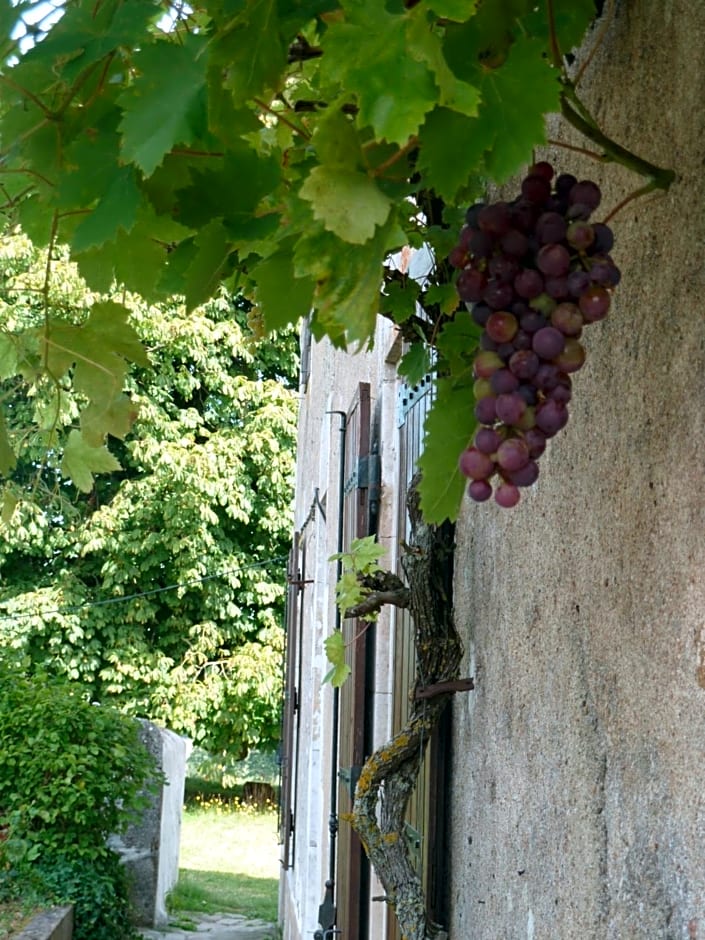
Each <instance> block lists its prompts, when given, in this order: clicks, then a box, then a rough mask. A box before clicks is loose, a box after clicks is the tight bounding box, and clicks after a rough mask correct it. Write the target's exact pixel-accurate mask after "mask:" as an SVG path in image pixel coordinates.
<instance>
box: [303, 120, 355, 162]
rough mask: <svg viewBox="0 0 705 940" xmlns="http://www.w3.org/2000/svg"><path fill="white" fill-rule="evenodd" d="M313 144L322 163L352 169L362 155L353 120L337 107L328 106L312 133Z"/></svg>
mask: <svg viewBox="0 0 705 940" xmlns="http://www.w3.org/2000/svg"><path fill="white" fill-rule="evenodd" d="M313 145H314V147H315V148H316V153H317V154H318V159H319V161H320V163H321V164H323V165H326V164H327V165H330V166H339V167H347V168H348V169H350V170H354V169H355V168H356V167H357V166H358V164H359V161H360V159H361V156H362V150H361V147H360V138H359V137H358V135H357V133H356V131H355V127H354V125H353V122H352V121H351V120H350V118H349V117H347V116H346V115H345V114H344V112H343V111H342V110H340V109H339V108H329V109H328V110H327V111H326V113H325V114H324V115H323V117H322V118H321V120H320V122H319V124H318V126H317V128H316V133H315V134H314V135H313Z"/></svg>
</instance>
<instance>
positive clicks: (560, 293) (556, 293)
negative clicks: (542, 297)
mask: <svg viewBox="0 0 705 940" xmlns="http://www.w3.org/2000/svg"><path fill="white" fill-rule="evenodd" d="M546 293H547V294H548V296H549V297H551V298H552V299H553V300H565V299H566V298H567V297H569V296H570V291H569V290H568V278H567V277H565V276H561V277H547V278H546Z"/></svg>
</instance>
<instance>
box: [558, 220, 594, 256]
mask: <svg viewBox="0 0 705 940" xmlns="http://www.w3.org/2000/svg"><path fill="white" fill-rule="evenodd" d="M565 237H566V240H567V242H568V244H569V245H572V246H573V248H577V250H578V251H587V249H588V248H589V247H590V245H592V243H593V242H594V241H595V232H594V229H593V227H592V225H590V224H589V222H581V221H577V222H571V224H570V225H569V226H568V231H567V232H566V236H565Z"/></svg>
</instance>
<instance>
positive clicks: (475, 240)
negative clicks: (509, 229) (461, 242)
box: [467, 229, 494, 258]
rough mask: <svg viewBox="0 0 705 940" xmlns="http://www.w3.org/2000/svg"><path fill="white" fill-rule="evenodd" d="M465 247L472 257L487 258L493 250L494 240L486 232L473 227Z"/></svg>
mask: <svg viewBox="0 0 705 940" xmlns="http://www.w3.org/2000/svg"><path fill="white" fill-rule="evenodd" d="M467 248H468V251H469V252H470V254H471V255H472V256H473V257H474V258H489V257H490V256H491V255H492V252H493V251H494V241H493V240H492V238H491V237H490V236H489V235H488V234H487V233H486V232H480V231H479V230H478V229H473V230H472V234H471V235H470V239H469V241H468V246H467Z"/></svg>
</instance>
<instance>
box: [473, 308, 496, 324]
mask: <svg viewBox="0 0 705 940" xmlns="http://www.w3.org/2000/svg"><path fill="white" fill-rule="evenodd" d="M491 313H492V310H491V308H490V307H488V306H487V304H475V306H474V307H473V308H472V314H471V316H472V318H473V320H474V321H475V323H477V325H478V326H484V325H485V323H487V318H488V317H489V315H490V314H491Z"/></svg>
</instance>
